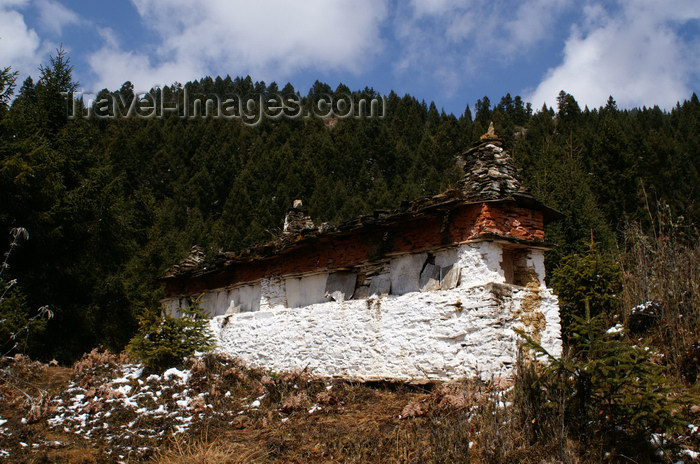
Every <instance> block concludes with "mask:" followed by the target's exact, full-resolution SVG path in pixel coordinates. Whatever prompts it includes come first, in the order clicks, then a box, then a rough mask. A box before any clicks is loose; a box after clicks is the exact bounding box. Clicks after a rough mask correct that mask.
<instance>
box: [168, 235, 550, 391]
mask: <svg viewBox="0 0 700 464" xmlns="http://www.w3.org/2000/svg"><path fill="white" fill-rule="evenodd" d="M427 258H428V254H427V253H416V254H412V255H402V256H397V257H394V258H393V259H392V261H391V263H390V266H389V269H390V275H389V276H387V277H390V278H391V286H392V288H391V294H389V295H383V296H378V295H371V296H369V297H368V298H362V299H352V300H345V301H343V300H342V299H341V300H340V301H335V300H333V299H332V298H331V297H330V295H328V294H327V293H326V292H325V290H326V282H327V279H328V274H325V273H322V274H315V275H307V276H301V277H288V278H277V277H276V278H272V279H262V281H260V282H257V283H255V284H251V285H249V286H245V285H244V286H239V287H237V288H236V289H233V290H232V289H221V290H216V291H211V292H208V293H207V294H205V295H204V297H203V298H202V305H203V307H205V309H206V310H207V311H208V312H209V313H210V314H214V315H215V317H213V318H212V320H211V324H210V327H211V329H212V330H213V332H214V334H215V336H216V338H217V340H218V350H220V351H222V352H225V353H228V354H230V355H233V356H238V357H240V358H242V359H243V360H245V361H246V362H247V363H249V364H250V365H252V366H256V367H263V368H266V369H270V370H273V371H286V370H295V369H304V368H306V369H308V370H310V371H311V372H313V373H314V374H317V375H321V376H329V377H343V378H352V379H359V380H379V379H395V380H407V381H424V380H448V379H457V378H463V377H469V376H480V377H482V378H491V377H494V376H496V377H498V376H510V375H511V374H512V369H513V367H514V364H515V361H516V357H517V347H518V345H519V343H521V342H522V339H521V337H520V336H518V335H516V332H515V329H524V330H525V331H527V332H529V333H534V334H536V336H537V338H539V339H541V343H542V345H543V347H544V348H545V349H547V350H548V351H549V352H550V353H551V354H553V355H558V354H559V353H560V352H561V334H560V323H559V308H558V303H557V299H556V296H555V295H554V294H553V293H552V292H551V290H549V289H548V288H547V287H546V286H545V284H544V253H543V251H542V250H537V249H533V250H530V253H529V254H528V257H527V260H526V263H527V264H526V265H527V267H528V268H530V269H532V270H533V271H534V272H535V273H536V274H537V276H538V278H539V280H540V286H539V288H530V287H528V288H523V287H516V286H512V285H506V284H505V275H504V271H503V269H502V268H501V260H502V258H503V253H502V246H501V244H499V243H496V242H490V241H482V242H477V243H470V244H463V245H460V246H458V247H453V248H448V249H443V250H439V251H436V252H434V253H433V256H432V260H433V261H434V264H433V265H434V266H436V268H437V269H438V270H439V273H440V274H441V275H440V277H439V280H440V281H441V282H442V284H443V288H441V289H438V290H434V289H433V290H432V291H417V290H419V288H418V282H419V279H420V276H421V271H422V270H424V269H425V267H424V266H427V264H425V263H426V259H427ZM443 274H449V278H447V279H445V280H443V279H444V278H445V277H447V275H443ZM448 283H449V284H448ZM244 294H245V295H247V297H246V298H241V296H240V295H244ZM256 298H257V299H256ZM243 300H245V301H246V302H247V303H245V304H241V301H243ZM329 300H330V301H329ZM523 302H525V304H523ZM533 302H534V303H533ZM165 303H166V304H167V305H168V307H169V308H173V309H176V307H177V305H178V304H182V301H178V300H177V299H175V300H169V301H166V302H165ZM205 305H206V306H205ZM222 308H223V309H222ZM243 308H245V309H243ZM524 308H525V309H524ZM537 313H541V316H539V315H538V314H537ZM533 314H534V315H535V316H537V317H534V316H533ZM538 318H539V319H538ZM540 319H543V320H544V325H542V323H541V322H540V323H539V325H538V326H537V327H535V326H534V325H533V324H532V321H533V320H540Z"/></svg>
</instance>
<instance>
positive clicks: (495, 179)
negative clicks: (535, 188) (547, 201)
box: [460, 123, 526, 200]
mask: <svg viewBox="0 0 700 464" xmlns="http://www.w3.org/2000/svg"><path fill="white" fill-rule="evenodd" d="M462 159H463V160H464V179H462V181H460V187H461V189H462V191H463V192H464V194H465V196H466V197H467V198H469V199H471V200H498V199H503V198H508V197H510V196H511V195H513V194H515V193H526V189H525V188H524V187H523V186H522V184H521V183H520V180H519V179H518V172H517V169H516V167H515V164H514V163H513V159H512V158H511V156H510V154H509V153H508V151H507V150H506V149H505V148H504V147H503V143H502V142H501V140H500V139H499V138H498V136H497V135H496V132H495V131H494V128H493V123H491V124H490V125H489V130H488V132H486V133H485V134H484V135H482V136H481V138H480V140H479V141H478V142H477V143H476V144H475V145H474V146H473V147H472V148H470V149H469V150H467V151H466V152H464V153H463V154H462Z"/></svg>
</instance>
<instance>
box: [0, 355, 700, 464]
mask: <svg viewBox="0 0 700 464" xmlns="http://www.w3.org/2000/svg"><path fill="white" fill-rule="evenodd" d="M2 373H3V374H2V375H3V378H2V379H1V380H0V394H1V395H2V399H1V401H0V461H1V462H8V463H9V462H13V463H14V462H17V463H52V462H55V463H120V462H124V463H136V462H160V463H184V462H187V463H188V464H191V463H196V462H202V463H205V462H206V463H214V464H216V463H235V462H299V463H306V462H455V461H459V462H462V461H463V460H464V459H465V458H466V459H468V460H469V461H471V462H499V461H500V462H540V461H542V459H543V458H545V457H546V456H547V455H551V454H552V453H553V452H554V451H553V450H552V449H551V447H552V446H553V445H551V444H549V445H547V446H543V447H541V449H538V448H537V447H533V446H521V445H522V443H521V445H518V440H522V438H523V437H518V435H517V431H514V430H512V429H513V428H512V427H510V428H509V427H506V426H507V423H508V410H509V408H512V407H513V406H512V401H511V399H510V398H509V391H511V390H512V387H508V386H505V385H501V386H500V388H497V387H496V386H494V385H489V384H476V383H459V384H444V385H423V386H409V385H398V384H373V385H368V384H357V383H348V382H341V381H331V380H323V379H317V378H313V377H311V376H309V375H307V374H306V373H304V372H295V373H286V374H281V375H273V374H271V373H269V372H264V371H262V370H256V369H248V368H246V367H245V366H243V365H242V364H241V363H240V362H238V361H237V360H234V359H230V358H225V357H221V356H212V355H208V356H204V357H200V358H195V359H192V360H190V361H188V362H187V363H186V365H185V366H184V367H183V368H181V369H174V368H173V369H169V370H167V371H165V372H163V373H161V374H158V373H148V372H146V371H145V370H144V368H143V367H142V366H141V365H139V364H136V363H134V362H132V361H130V360H128V359H126V358H125V357H123V356H117V355H114V354H110V353H108V352H104V351H97V350H96V351H93V352H92V353H90V354H89V355H86V356H85V357H84V358H83V359H82V360H81V361H79V362H78V363H76V364H75V365H74V366H73V367H72V368H64V367H59V366H55V365H46V364H41V363H38V362H32V361H31V360H29V359H27V358H25V357H21V356H18V357H16V358H11V359H6V360H4V361H3V364H2ZM696 423H697V421H696ZM699 432H700V431H699V430H698V427H696V426H695V425H692V424H691V425H690V426H689V427H688V430H686V431H685V432H684V433H682V434H680V435H678V436H676V437H674V438H673V447H674V449H675V451H674V452H673V453H671V451H670V450H671V445H670V441H671V440H670V438H667V437H663V436H658V437H657V438H656V439H657V440H658V441H659V443H658V447H659V450H660V451H662V452H663V451H664V448H667V450H666V455H665V457H664V455H663V454H660V455H658V456H659V459H660V460H661V461H662V462H663V461H666V462H693V460H694V459H697V457H698V454H697V453H696V452H695V451H694V450H697V449H698V442H699V441H700V433H699ZM511 435H512V436H511ZM506 439H507V440H506ZM679 444H680V447H679ZM559 446H562V447H568V448H571V447H572V445H567V444H561V445H559ZM548 447H549V448H548ZM566 452H568V453H570V454H571V453H572V451H571V450H568V451H566ZM582 462H584V461H582Z"/></svg>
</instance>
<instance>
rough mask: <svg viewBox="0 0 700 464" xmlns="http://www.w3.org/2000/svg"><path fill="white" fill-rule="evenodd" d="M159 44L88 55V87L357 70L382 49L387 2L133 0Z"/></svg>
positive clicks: (107, 48)
mask: <svg viewBox="0 0 700 464" xmlns="http://www.w3.org/2000/svg"><path fill="white" fill-rule="evenodd" d="M133 1H134V4H135V5H136V8H137V11H138V13H139V15H140V16H141V20H142V22H143V23H144V24H145V26H146V27H148V28H150V29H152V30H153V31H155V32H156V33H157V35H158V37H159V43H158V44H157V46H155V47H154V48H153V49H152V50H148V51H147V52H138V53H136V52H132V51H129V50H123V49H122V48H121V47H119V46H117V44H115V41H114V40H111V43H107V44H106V45H105V46H104V47H103V48H102V49H101V50H99V51H97V52H95V53H93V54H91V55H90V56H89V57H88V62H89V64H90V67H91V70H92V72H93V73H94V74H95V76H96V77H95V82H94V84H95V87H100V88H101V87H107V88H110V89H113V88H118V87H119V86H120V85H121V83H123V82H124V81H126V80H131V81H132V82H133V83H134V84H135V86H136V87H138V88H140V89H145V88H150V87H151V86H152V85H153V84H154V83H158V84H169V83H171V82H173V81H175V80H177V81H180V82H185V81H187V80H191V79H196V78H199V77H203V76H205V75H207V74H221V75H225V74H232V75H240V74H253V75H255V76H256V79H259V78H262V79H265V80H283V79H284V78H287V77H289V76H290V75H292V74H293V73H294V72H297V71H299V70H303V69H308V68H316V69H321V70H324V69H332V70H343V71H349V72H353V73H359V72H361V71H362V70H363V68H364V67H365V66H366V65H367V63H368V62H369V61H370V60H371V59H372V58H374V57H375V56H376V55H377V53H378V52H379V51H380V50H381V38H380V25H381V23H382V21H383V20H384V18H385V17H386V15H387V8H386V0H383V1H377V0H354V1H353V0H340V1H335V2H328V1H326V0H305V1H298V2H291V1H288V0H270V1H266V2H250V1H235V2H230V1H225V0H203V1H200V2H192V1H189V0H177V1H166V0H133Z"/></svg>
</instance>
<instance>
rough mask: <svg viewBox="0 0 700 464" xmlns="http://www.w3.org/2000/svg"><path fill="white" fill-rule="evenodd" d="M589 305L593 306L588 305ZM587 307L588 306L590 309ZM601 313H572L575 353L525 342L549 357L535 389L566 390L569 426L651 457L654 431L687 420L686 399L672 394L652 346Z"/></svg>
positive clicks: (609, 447)
mask: <svg viewBox="0 0 700 464" xmlns="http://www.w3.org/2000/svg"><path fill="white" fill-rule="evenodd" d="M586 306H588V305H586ZM586 309H587V308H586ZM607 326H608V324H606V322H605V318H604V316H603V315H602V314H600V315H597V316H595V317H593V318H591V317H590V314H589V311H588V310H586V315H585V317H579V316H573V317H572V323H571V336H570V340H569V344H570V351H569V353H568V354H567V355H565V356H564V357H562V358H555V357H553V356H552V355H551V354H549V353H548V352H547V351H546V350H545V349H544V348H542V346H541V345H540V344H538V343H536V342H535V341H534V340H532V338H530V337H528V336H526V335H525V334H524V333H521V335H522V336H524V337H525V338H526V340H527V341H526V343H525V346H526V347H528V348H530V349H532V350H533V351H534V352H535V353H537V355H541V356H545V357H547V358H548V359H549V364H548V365H547V366H546V367H545V368H544V370H543V372H542V374H541V376H540V378H539V379H538V382H537V383H536V384H535V385H533V388H536V389H541V390H543V391H544V392H545V396H546V392H548V391H549V392H554V391H556V392H559V393H557V395H554V396H560V395H561V392H562V391H563V398H557V397H552V398H551V399H550V401H552V402H556V401H559V402H560V403H561V404H564V405H565V407H564V409H563V414H564V422H565V424H566V428H567V429H568V430H570V431H572V432H574V433H575V434H576V435H577V436H581V437H589V438H588V439H589V440H591V441H593V440H595V441H596V442H598V443H601V444H603V446H604V448H605V449H607V450H610V451H612V452H617V453H624V454H626V455H628V456H629V455H630V453H632V454H636V455H637V456H643V455H647V456H648V455H652V454H653V450H652V448H651V438H652V434H653V433H659V432H670V431H672V430H674V429H677V428H678V427H680V426H682V425H684V424H685V422H684V421H683V418H682V417H681V410H682V406H683V405H684V404H686V403H685V402H684V401H683V399H682V398H679V397H677V396H674V395H673V394H672V388H671V387H672V382H671V381H670V380H669V379H668V378H667V377H666V375H665V374H666V370H665V368H664V367H663V366H660V365H659V364H657V363H655V362H654V361H653V360H652V357H653V350H651V349H650V348H649V347H647V346H637V345H633V344H631V343H630V341H629V340H627V339H626V337H625V331H624V329H621V328H620V327H619V326H616V327H614V328H611V329H608V330H606V327H607Z"/></svg>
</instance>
